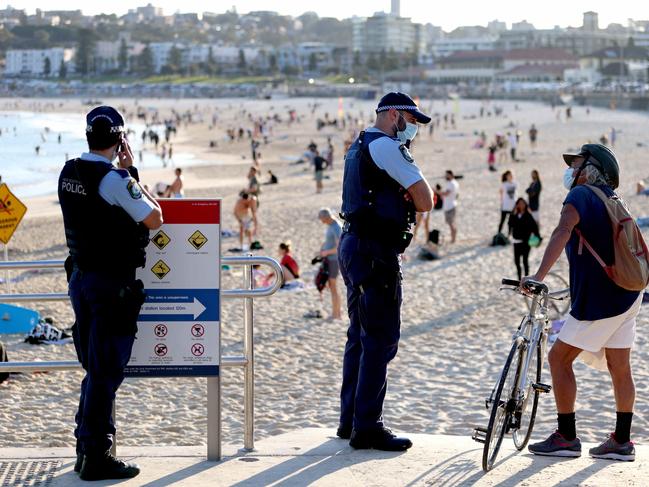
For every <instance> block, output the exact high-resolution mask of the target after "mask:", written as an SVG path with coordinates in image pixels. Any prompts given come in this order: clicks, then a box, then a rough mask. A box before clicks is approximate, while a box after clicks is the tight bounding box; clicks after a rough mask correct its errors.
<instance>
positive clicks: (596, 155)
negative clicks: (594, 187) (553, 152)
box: [563, 144, 620, 189]
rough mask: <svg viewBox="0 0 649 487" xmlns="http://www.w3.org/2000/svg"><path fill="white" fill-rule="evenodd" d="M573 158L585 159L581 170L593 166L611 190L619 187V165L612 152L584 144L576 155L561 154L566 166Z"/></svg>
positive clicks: (599, 146)
mask: <svg viewBox="0 0 649 487" xmlns="http://www.w3.org/2000/svg"><path fill="white" fill-rule="evenodd" d="M575 157H583V158H584V159H586V162H585V163H584V164H583V165H582V166H581V169H583V168H584V167H586V166H587V165H591V166H595V167H596V168H597V169H598V170H599V172H600V173H602V175H603V176H604V179H606V182H607V184H608V185H609V186H610V187H611V188H613V189H616V188H617V187H618V186H619V185H620V164H619V163H618V162H617V157H615V154H614V153H613V151H612V150H611V149H609V148H608V147H606V146H605V145H602V144H584V145H582V146H581V149H580V150H579V152H578V153H577V154H563V160H564V161H565V162H566V164H567V165H570V164H571V163H572V160H573V159H574V158H575Z"/></svg>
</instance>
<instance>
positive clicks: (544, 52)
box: [443, 47, 578, 64]
mask: <svg viewBox="0 0 649 487" xmlns="http://www.w3.org/2000/svg"><path fill="white" fill-rule="evenodd" d="M488 59H507V60H519V61H525V60H530V61H563V62H565V63H566V64H569V63H572V62H576V61H577V60H578V58H577V57H576V56H574V55H572V54H570V53H569V52H567V51H564V50H563V49H558V48H554V47H540V48H536V49H512V50H510V51H505V50H501V49H492V50H482V51H479V50H474V51H456V52H454V53H453V54H451V55H449V56H446V57H445V58H443V62H445V63H447V62H448V63H453V62H463V61H481V60H488Z"/></svg>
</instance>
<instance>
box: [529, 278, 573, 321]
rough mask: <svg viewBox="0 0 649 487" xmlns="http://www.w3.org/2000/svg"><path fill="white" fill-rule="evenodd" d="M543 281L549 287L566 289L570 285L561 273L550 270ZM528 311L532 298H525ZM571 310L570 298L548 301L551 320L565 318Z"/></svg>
mask: <svg viewBox="0 0 649 487" xmlns="http://www.w3.org/2000/svg"><path fill="white" fill-rule="evenodd" d="M543 283H544V284H545V285H546V286H548V289H565V288H567V287H568V281H567V280H566V279H565V278H564V277H563V276H562V275H561V274H559V273H557V272H553V271H550V272H548V273H547V275H546V276H545V278H544V279H543ZM525 304H526V305H527V309H528V311H529V310H530V309H531V306H532V298H531V297H529V296H528V297H527V299H525ZM569 310H570V300H569V299H566V300H564V301H555V300H553V301H551V302H549V303H548V319H549V320H550V321H553V320H559V319H561V318H563V317H564V316H565V315H566V313H568V311H569Z"/></svg>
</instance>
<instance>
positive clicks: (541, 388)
mask: <svg viewBox="0 0 649 487" xmlns="http://www.w3.org/2000/svg"><path fill="white" fill-rule="evenodd" d="M532 389H534V390H535V391H536V392H543V393H545V394H547V393H548V392H550V391H551V390H552V386H549V385H547V384H541V383H540V382H537V383H535V384H532Z"/></svg>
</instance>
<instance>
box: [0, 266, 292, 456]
mask: <svg viewBox="0 0 649 487" xmlns="http://www.w3.org/2000/svg"><path fill="white" fill-rule="evenodd" d="M221 263H224V264H230V265H241V266H243V267H244V273H243V274H244V286H245V287H246V288H245V289H227V290H222V291H221V296H222V297H224V298H243V301H244V319H243V321H244V338H243V341H244V347H243V348H244V353H243V355H233V356H225V357H224V356H221V357H220V361H219V363H220V366H221V367H228V368H229V367H243V368H244V375H245V379H244V449H245V450H248V451H250V450H253V449H254V404H255V403H254V350H253V348H254V342H253V331H254V330H253V298H256V297H265V296H270V295H272V294H274V293H275V292H277V290H278V289H279V288H280V287H281V286H282V284H283V283H284V273H283V271H282V267H281V266H280V265H279V263H278V262H277V261H276V260H275V259H272V258H270V257H264V256H252V255H249V256H241V257H222V258H221ZM253 265H267V266H269V267H270V268H271V269H272V271H273V273H274V274H275V281H274V282H273V284H272V285H270V286H266V287H262V288H258V289H255V288H254V279H253V276H252V266H253ZM63 268H64V261H62V260H42V261H31V262H25V261H23V262H21V261H14V262H0V271H1V270H3V269H4V270H25V269H63ZM68 299H69V297H68V295H67V294H66V293H35V294H0V303H10V302H14V303H15V302H33V301H67V300H68ZM78 369H81V364H80V363H79V362H78V361H55V362H6V363H0V372H3V373H32V372H54V371H63V370H78ZM213 379H214V378H211V377H208V386H207V394H208V405H209V403H210V398H212V399H214V398H216V402H217V403H218V404H219V406H218V407H217V411H216V414H213V410H212V408H209V407H208V447H207V457H208V460H220V458H221V413H220V383H219V381H218V378H216V379H217V380H216V381H214V380H213ZM114 406H115V403H113V407H114ZM213 428H215V429H217V431H216V432H214V431H213ZM114 447H115V444H113V448H114ZM113 454H114V451H113Z"/></svg>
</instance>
